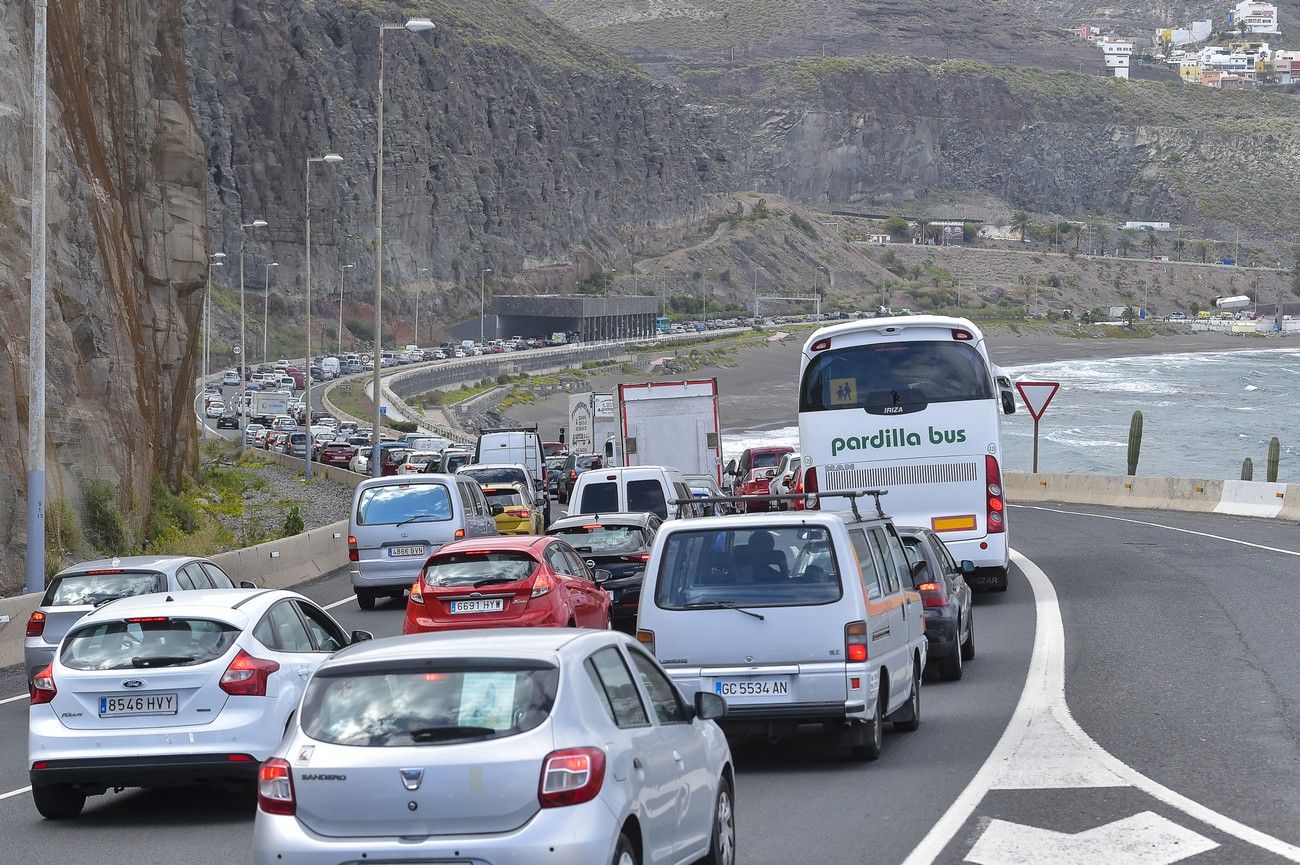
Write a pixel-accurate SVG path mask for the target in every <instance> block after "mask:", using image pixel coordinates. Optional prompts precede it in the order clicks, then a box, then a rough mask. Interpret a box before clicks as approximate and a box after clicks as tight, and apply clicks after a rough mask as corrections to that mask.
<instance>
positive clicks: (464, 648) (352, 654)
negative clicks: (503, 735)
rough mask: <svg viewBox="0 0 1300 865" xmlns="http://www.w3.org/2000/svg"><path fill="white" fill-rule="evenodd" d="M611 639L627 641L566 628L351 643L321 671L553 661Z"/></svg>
mask: <svg viewBox="0 0 1300 865" xmlns="http://www.w3.org/2000/svg"><path fill="white" fill-rule="evenodd" d="M611 638H615V639H618V638H621V639H624V640H630V639H631V638H630V637H627V636H626V635H624V634H620V633H619V632H616V631H591V630H573V629H567V628H487V629H483V630H469V631H446V632H443V633H434V634H412V635H408V636H401V637H386V638H384V639H380V640H367V641H365V642H363V643H355V644H353V645H352V646H349V647H348V648H347V649H345V650H343V651H341V652H338V653H336V654H335V655H333V656H332V657H331V658H330V659H329V660H327V661H326V662H325V663H324V664H322V665H321V668H322V669H323V668H327V667H336V666H343V665H350V664H354V663H359V662H366V663H371V662H383V661H401V660H406V659H408V658H461V657H475V658H535V659H538V660H547V661H554V660H555V657H556V655H558V654H560V653H561V652H563V651H564V650H565V649H566V648H569V647H571V646H573V645H574V644H578V645H579V646H586V645H591V644H602V643H605V642H607V641H609V640H610V639H611Z"/></svg>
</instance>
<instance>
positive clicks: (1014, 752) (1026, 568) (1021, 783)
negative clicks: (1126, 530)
mask: <svg viewBox="0 0 1300 865" xmlns="http://www.w3.org/2000/svg"><path fill="white" fill-rule="evenodd" d="M1043 510H1051V509H1050V508H1044V509H1043ZM1084 516H1095V514H1084ZM1227 540H1230V539H1227ZM1011 560H1012V562H1014V563H1015V565H1016V567H1017V568H1019V569H1020V572H1021V573H1023V574H1024V575H1025V577H1026V578H1027V579H1028V580H1029V585H1030V587H1031V588H1032V589H1033V592H1034V609H1035V617H1036V621H1035V627H1034V648H1033V653H1032V654H1031V655H1030V658H1029V672H1028V674H1026V676H1025V687H1024V689H1023V690H1022V691H1021V692H1020V700H1019V702H1018V703H1017V704H1016V709H1015V712H1014V713H1012V715H1011V720H1010V721H1009V722H1008V723H1007V727H1006V729H1005V730H1004V731H1003V733H1002V737H1001V738H1000V739H998V742H997V744H996V745H994V746H993V751H992V752H991V753H990V754H989V756H988V759H986V760H985V761H984V765H982V766H980V768H979V771H978V772H976V773H975V777H973V778H971V780H970V783H969V784H967V785H966V788H965V789H964V790H962V791H961V793H960V794H959V795H958V796H957V798H956V799H955V800H954V801H953V803H952V805H950V806H949V807H948V810H947V811H945V812H944V814H943V816H942V817H940V818H939V820H938V822H936V823H935V824H934V826H933V827H931V829H930V831H929V832H928V833H926V836H925V837H924V838H922V839H921V843H920V844H918V845H917V846H916V849H914V850H913V851H912V852H911V853H910V854H908V857H907V858H906V859H904V860H903V865H930V863H932V862H934V860H935V859H936V858H937V857H938V856H939V854H940V853H942V852H943V850H944V848H945V847H947V846H948V844H949V843H950V842H951V841H952V839H953V838H954V837H955V836H956V835H957V833H958V831H960V830H961V827H962V826H963V825H965V823H966V821H967V820H968V819H969V818H970V816H971V814H973V813H974V812H975V808H976V807H977V806H978V805H979V803H980V801H981V800H983V798H984V796H985V795H986V794H987V793H988V792H989V791H990V790H992V789H997V788H1001V789H1010V788H1023V787H1029V788H1031V789H1032V788H1038V789H1041V784H1043V783H1046V782H1047V781H1048V780H1049V779H1052V780H1056V781H1057V782H1061V781H1062V779H1063V778H1064V777H1068V775H1069V774H1070V773H1075V774H1078V775H1079V776H1080V779H1081V780H1091V781H1092V782H1093V783H1092V784H1088V785H1085V784H1080V785H1079V786H1096V785H1097V784H1098V782H1101V781H1102V780H1104V779H1105V778H1106V776H1107V775H1112V776H1114V777H1115V779H1117V780H1118V781H1119V783H1120V784H1123V785H1127V786H1131V787H1136V788H1137V789H1139V790H1141V791H1142V792H1144V793H1146V794H1147V795H1148V796H1151V797H1152V798H1154V799H1156V800H1158V801H1160V802H1162V803H1164V804H1165V805H1167V806H1169V807H1171V808H1174V809H1176V810H1178V811H1181V812H1183V813H1184V814H1186V815H1188V816H1189V817H1192V818H1193V819H1195V820H1198V821H1200V822H1202V823H1204V824H1206V825H1208V826H1211V827H1213V828H1215V829H1217V830H1219V831H1220V832H1223V833H1224V834H1227V835H1231V836H1233V837H1235V838H1239V839H1241V840H1242V841H1245V842H1246V843H1248V844H1253V845H1254V846H1256V847H1260V848H1262V849H1264V850H1267V851H1269V852H1270V853H1275V854H1277V855H1278V856H1281V857H1283V858H1284V859H1288V860H1290V861H1292V862H1300V847H1296V846H1295V845H1292V844H1288V843H1287V842H1285V841H1282V840H1280V839H1277V838H1274V837H1273V836H1271V835H1266V834H1265V833H1263V832H1260V831H1259V830H1257V829H1252V828H1251V827H1250V826H1247V825H1245V824H1244V823H1239V822H1238V821H1236V820H1233V819H1232V818H1231V817H1228V816H1226V815H1223V814H1220V813H1219V812H1217V811H1214V810H1212V809H1210V808H1207V807H1205V806H1204V805H1201V804H1200V803H1199V802H1194V801H1192V800H1191V799H1188V798H1187V797H1186V796H1183V795H1181V794H1179V793H1175V792H1174V791H1173V790H1170V789H1169V788H1168V787H1165V786H1163V785H1162V784H1159V783H1157V782H1155V781H1153V780H1151V779H1150V778H1148V777H1146V776H1145V775H1143V774H1141V773H1140V772H1138V771H1137V770H1136V769H1133V768H1132V767H1130V766H1128V765H1127V764H1125V763H1123V762H1121V761H1120V760H1119V759H1117V758H1116V757H1114V756H1112V755H1111V754H1109V753H1108V752H1107V751H1105V750H1104V749H1103V748H1102V747H1101V746H1100V745H1098V744H1097V743H1096V742H1094V741H1093V740H1092V738H1091V737H1090V736H1089V735H1088V734H1087V733H1085V732H1084V731H1083V729H1082V728H1081V727H1080V726H1079V725H1078V723H1077V722H1076V721H1075V720H1074V718H1073V716H1072V715H1071V714H1070V708H1069V706H1068V705H1067V704H1066V701H1065V627H1064V625H1063V624H1062V621H1061V607H1060V603H1059V602H1058V600H1057V596H1056V589H1055V588H1054V587H1053V586H1052V581H1051V580H1049V579H1048V578H1047V574H1045V573H1043V571H1042V569H1041V568H1039V567H1038V566H1037V565H1035V564H1034V563H1033V562H1031V561H1030V560H1029V559H1027V558H1025V557H1024V556H1023V555H1021V554H1020V553H1018V552H1016V551H1015V550H1012V551H1011ZM1047 724H1051V725H1054V726H1056V727H1059V730H1057V731H1055V732H1056V733H1057V735H1059V736H1063V738H1059V739H1057V740H1056V741H1057V743H1058V747H1060V748H1061V749H1062V751H1063V755H1062V756H1061V757H1060V758H1059V759H1055V760H1053V761H1051V762H1050V763H1049V765H1047V766H1044V767H1043V768H1042V770H1041V772H1038V771H1036V770H1035V769H1034V768H1033V767H1032V766H1031V767H1022V766H1018V765H1014V764H1015V763H1017V762H1019V760H1018V759H1017V757H1018V755H1019V757H1020V758H1021V759H1035V758H1037V756H1039V755H1040V753H1041V743H1036V742H1035V740H1036V739H1040V738H1041V736H1042V735H1044V732H1043V730H1044V725H1047ZM1035 725H1037V726H1038V730H1036V731H1034V732H1033V733H1031V728H1032V727H1034V726H1035ZM1101 785H1102V786H1114V784H1113V782H1106V783H1104V784H1101ZM1041 861H1052V860H1047V859H1044V860H1041ZM1101 861H1106V860H1101ZM1111 861H1119V860H1111Z"/></svg>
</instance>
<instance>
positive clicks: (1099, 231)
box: [1092, 225, 1110, 255]
mask: <svg viewBox="0 0 1300 865" xmlns="http://www.w3.org/2000/svg"><path fill="white" fill-rule="evenodd" d="M1092 236H1093V237H1095V238H1096V239H1097V248H1098V249H1100V250H1101V252H1102V255H1105V254H1106V238H1107V237H1109V236H1110V229H1108V228H1107V227H1106V226H1104V225H1098V226H1097V227H1095V228H1094V229H1093V230H1092Z"/></svg>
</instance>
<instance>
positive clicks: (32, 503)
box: [26, 0, 48, 592]
mask: <svg viewBox="0 0 1300 865" xmlns="http://www.w3.org/2000/svg"><path fill="white" fill-rule="evenodd" d="M34 5H35V7H36V8H35V14H36V27H35V30H34V31H33V37H32V38H33V43H32V260H31V286H32V298H31V306H30V319H29V321H28V328H29V329H28V339H27V351H28V358H27V400H28V402H27V406H28V407H27V561H26V565H27V585H26V589H27V591H28V592H39V591H41V590H42V589H44V588H45V143H46V136H47V134H48V129H47V124H46V106H47V103H48V93H47V89H46V77H45V76H46V70H45V50H46V34H45V20H46V0H34Z"/></svg>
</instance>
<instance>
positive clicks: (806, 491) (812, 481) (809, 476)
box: [796, 466, 821, 511]
mask: <svg viewBox="0 0 1300 865" xmlns="http://www.w3.org/2000/svg"><path fill="white" fill-rule="evenodd" d="M820 490H821V488H820V487H819V486H818V485H817V466H809V467H808V470H807V471H806V472H804V473H803V489H801V490H800V491H799V492H801V493H803V501H802V502H797V503H796V504H798V505H800V509H801V510H808V511H816V510H821V498H820V497H819V496H818V495H817V493H818V492H820Z"/></svg>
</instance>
